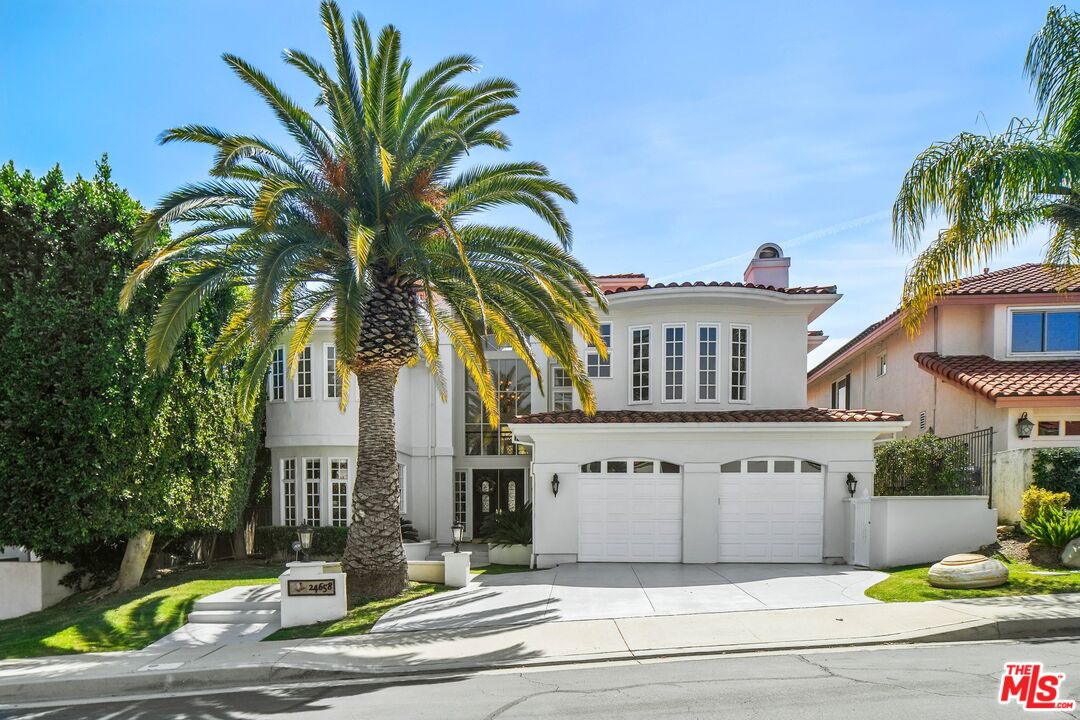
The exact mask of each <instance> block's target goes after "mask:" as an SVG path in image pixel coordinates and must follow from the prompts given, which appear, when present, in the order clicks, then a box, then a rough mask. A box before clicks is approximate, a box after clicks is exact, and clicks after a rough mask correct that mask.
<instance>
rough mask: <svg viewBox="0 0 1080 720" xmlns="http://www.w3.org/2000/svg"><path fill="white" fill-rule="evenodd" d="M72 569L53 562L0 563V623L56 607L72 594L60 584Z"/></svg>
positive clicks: (66, 565) (64, 564)
mask: <svg viewBox="0 0 1080 720" xmlns="http://www.w3.org/2000/svg"><path fill="white" fill-rule="evenodd" d="M69 572H71V566H70V565H68V564H66V563H55V562H10V561H9V562H0V588H2V589H0V620H5V619H7V618H13V617H19V616H20V615H26V614H27V613H32V612H37V611H38V610H44V609H45V608H47V607H49V606H51V605H55V604H56V603H58V602H60V601H61V600H63V599H64V598H66V597H67V596H68V595H71V594H72V593H73V592H74V590H72V589H70V588H66V587H64V586H63V585H61V584H60V578H62V577H64V575H67V574H68V573H69Z"/></svg>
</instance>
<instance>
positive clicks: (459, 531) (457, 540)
mask: <svg viewBox="0 0 1080 720" xmlns="http://www.w3.org/2000/svg"><path fill="white" fill-rule="evenodd" d="M450 531H451V532H452V533H453V534H454V552H461V541H462V540H463V539H465V526H464V525H463V524H461V523H459V522H456V523H454V524H453V525H452V526H451V528H450Z"/></svg>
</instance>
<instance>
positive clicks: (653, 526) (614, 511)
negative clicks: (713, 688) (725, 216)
mask: <svg viewBox="0 0 1080 720" xmlns="http://www.w3.org/2000/svg"><path fill="white" fill-rule="evenodd" d="M789 265H790V259H789V258H786V257H783V255H782V252H781V250H780V248H779V247H777V246H775V245H772V244H767V245H764V246H762V247H761V248H759V249H758V251H757V252H756V253H755V257H754V259H753V260H752V261H751V263H750V265H749V267H748V268H747V270H746V273H745V275H744V279H743V280H744V281H743V282H741V283H736V282H725V283H716V282H712V283H700V282H699V283H681V284H675V283H672V284H667V285H665V284H649V281H648V279H647V278H646V277H645V276H644V275H638V274H632V275H616V276H603V277H599V278H598V282H599V284H600V286H601V289H602V290H603V291H604V294H605V295H606V297H607V300H608V302H609V311H608V313H607V314H605V315H603V316H602V317H601V330H602V334H603V336H604V339H605V342H606V343H607V345H608V356H607V358H606V359H603V358H601V355H600V353H599V352H598V351H597V350H596V349H595V348H588V347H586V346H585V345H584V343H583V342H582V341H581V340H580V338H579V342H581V345H580V352H581V355H582V357H583V358H584V359H585V362H586V364H587V367H588V373H589V375H590V377H591V378H592V382H593V385H594V387H595V390H596V397H597V405H598V407H599V412H598V413H597V414H596V415H595V416H594V417H586V416H585V415H584V414H583V413H582V412H580V410H579V409H578V408H579V401H578V399H577V398H576V397H575V396H574V393H573V392H572V391H571V388H570V385H569V382H568V379H567V378H566V376H565V374H564V373H563V371H562V369H561V368H559V367H558V366H557V365H554V364H553V363H551V362H550V361H549V360H548V359H547V358H544V356H543V354H542V353H541V352H540V350H539V348H533V350H534V352H535V353H536V356H537V357H538V358H542V363H543V364H542V366H543V367H544V373H545V385H546V390H547V392H546V395H544V396H542V395H541V394H540V392H539V388H538V387H537V384H536V382H535V381H534V380H533V379H532V378H531V377H530V375H529V373H528V371H527V368H526V365H525V363H524V362H523V361H522V360H521V359H520V358H518V357H517V356H516V355H515V354H514V353H513V352H512V351H510V350H509V349H505V348H498V347H494V346H493V347H492V348H491V350H490V351H489V352H488V358H489V361H490V362H491V366H492V371H493V373H494V374H495V381H496V388H497V392H498V394H499V407H500V410H501V413H502V416H501V424H500V427H499V429H498V430H497V431H496V430H492V429H491V428H490V427H489V425H488V424H487V421H486V418H485V415H484V412H483V408H482V405H481V401H480V397H479V394H478V393H477V392H476V390H475V388H474V387H473V384H472V381H471V379H469V378H468V377H467V374H466V373H465V372H464V371H463V368H462V365H461V363H460V362H459V361H458V360H457V359H456V357H455V356H454V353H453V351H452V349H451V348H450V347H449V345H446V346H445V347H443V358H444V361H445V362H446V378H447V383H446V400H445V402H444V401H443V400H442V399H440V397H439V395H438V393H437V391H436V386H435V383H434V381H433V380H432V379H431V377H430V374H429V372H428V371H427V369H426V368H424V367H423V366H422V365H419V364H418V365H417V366H415V367H412V368H406V369H404V370H402V372H401V376H400V379H399V386H398V391H397V423H398V425H397V437H398V450H399V460H400V463H401V470H402V489H403V491H402V508H401V510H402V513H403V514H405V515H407V516H408V517H409V519H410V520H411V521H412V522H413V523H414V525H415V526H416V527H417V528H418V529H419V530H420V532H421V534H422V535H424V536H426V537H434V538H435V539H437V540H439V541H441V542H447V541H449V540H450V538H451V527H452V526H453V525H454V524H455V523H458V522H460V523H463V524H464V525H465V528H466V531H465V532H466V536H467V537H473V538H478V537H479V536H480V530H479V528H480V526H481V524H482V522H483V520H484V518H485V517H487V516H488V515H490V514H491V513H494V512H498V511H500V510H513V509H515V508H519V507H522V506H523V505H524V504H525V503H528V502H531V503H532V507H533V513H534V516H533V520H534V543H533V552H534V556H535V561H536V563H537V565H539V566H540V567H550V566H552V565H555V564H557V563H560V562H568V561H578V560H580V561H612V562H615V561H670V562H680V561H681V562H717V561H733V562H738V561H755V562H821V561H823V560H824V561H828V560H837V561H838V560H841V559H847V560H856V559H858V555H859V553H860V552H863V550H860V549H859V548H857V547H855V545H856V543H855V542H854V541H853V538H854V535H855V533H854V532H853V531H852V529H851V525H850V522H849V518H848V511H847V509H846V508H847V506H848V502H849V501H848V498H849V485H850V481H855V482H857V483H858V485H857V489H856V491H855V495H856V497H857V498H858V497H863V498H865V497H867V496H868V495H869V494H870V491H871V484H872V479H873V472H874V464H873V444H874V441H875V440H876V439H877V438H879V437H891V436H893V435H894V434H895V433H898V432H902V431H903V430H904V428H905V427H906V424H907V423H906V422H905V421H904V420H903V418H902V417H901V416H900V415H899V414H891V413H886V412H873V411H861V410H860V411H847V410H825V409H814V408H808V406H807V402H806V385H805V382H804V377H805V367H806V353H807V352H808V350H809V349H810V348H813V347H816V346H817V345H819V344H820V343H821V342H822V341H824V339H825V338H824V336H823V335H822V334H821V333H820V332H813V331H810V332H808V324H809V323H810V322H812V321H813V320H814V319H816V318H817V317H818V316H820V315H821V314H822V313H823V312H825V311H826V310H828V309H829V307H831V306H832V305H833V304H834V303H835V302H836V301H837V300H838V299H839V298H840V295H838V294H837V292H836V288H835V287H803V288H799V287H794V288H793V287H788V267H789ZM333 352H334V348H333V343H332V340H331V334H330V328H329V323H323V324H321V325H320V327H319V329H318V330H317V331H316V333H315V335H314V336H313V338H312V340H311V344H310V346H309V347H308V348H306V349H305V350H304V353H303V355H302V356H301V357H300V358H299V370H298V372H297V373H296V375H295V377H290V376H289V373H288V372H287V369H286V359H285V349H284V348H281V349H279V350H278V351H277V354H276V356H275V360H274V363H273V366H272V368H271V372H270V377H269V381H268V382H269V398H270V402H269V405H268V408H267V437H266V442H267V445H268V446H269V447H270V448H271V452H272V456H273V463H274V475H273V481H274V498H273V502H274V518H275V522H277V523H281V524H300V523H314V524H339V525H344V524H346V523H347V522H348V521H349V517H350V508H349V502H350V497H351V484H352V480H353V477H354V476H355V468H354V467H353V464H354V462H355V457H356V448H355V432H356V427H357V419H358V416H357V413H358V408H357V407H356V402H355V397H354V398H353V400H354V401H353V402H350V403H348V405H347V407H346V409H345V411H344V413H342V412H341V411H339V407H338V404H339V398H338V397H337V396H338V394H339V393H340V391H339V390H338V387H339V384H338V381H337V378H336V377H335V376H334V371H333V358H332V353H333ZM359 411H361V412H362V408H361V409H359ZM983 507H984V510H985V503H984V504H983ZM960 549H963V550H967V549H972V548H970V547H963V548H960ZM862 562H863V563H864V564H865V563H866V562H867V560H866V559H865V558H864V559H863V560H862Z"/></svg>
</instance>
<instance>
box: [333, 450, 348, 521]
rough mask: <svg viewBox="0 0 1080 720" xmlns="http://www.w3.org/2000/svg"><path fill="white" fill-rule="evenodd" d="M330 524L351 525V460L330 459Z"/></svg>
mask: <svg viewBox="0 0 1080 720" xmlns="http://www.w3.org/2000/svg"><path fill="white" fill-rule="evenodd" d="M330 524H331V525H336V526H338V527H346V526H347V525H348V524H349V460H348V458H330Z"/></svg>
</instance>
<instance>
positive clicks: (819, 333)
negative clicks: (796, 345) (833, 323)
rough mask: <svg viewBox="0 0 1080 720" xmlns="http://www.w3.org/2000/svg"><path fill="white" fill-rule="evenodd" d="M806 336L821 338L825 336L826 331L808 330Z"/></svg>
mask: <svg viewBox="0 0 1080 720" xmlns="http://www.w3.org/2000/svg"><path fill="white" fill-rule="evenodd" d="M806 334H807V335H810V336H811V337H821V336H822V335H824V334H825V331H824V330H807V331H806Z"/></svg>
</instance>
